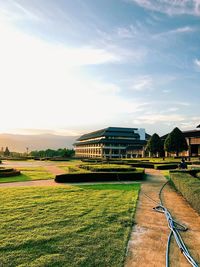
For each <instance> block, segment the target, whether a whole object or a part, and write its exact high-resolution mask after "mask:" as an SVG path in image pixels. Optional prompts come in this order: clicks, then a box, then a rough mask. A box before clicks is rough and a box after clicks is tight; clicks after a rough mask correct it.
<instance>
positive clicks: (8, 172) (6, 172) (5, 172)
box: [0, 168, 21, 178]
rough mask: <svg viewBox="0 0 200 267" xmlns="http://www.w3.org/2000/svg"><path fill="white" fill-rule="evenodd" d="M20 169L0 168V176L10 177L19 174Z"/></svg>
mask: <svg viewBox="0 0 200 267" xmlns="http://www.w3.org/2000/svg"><path fill="white" fill-rule="evenodd" d="M20 174H21V173H20V171H18V170H16V169H13V168H0V177H1V178H2V177H12V176H18V175H20Z"/></svg>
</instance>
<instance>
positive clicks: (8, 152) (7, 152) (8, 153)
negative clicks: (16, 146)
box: [4, 147, 10, 157]
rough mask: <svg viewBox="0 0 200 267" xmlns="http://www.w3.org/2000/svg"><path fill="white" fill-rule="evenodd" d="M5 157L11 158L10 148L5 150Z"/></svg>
mask: <svg viewBox="0 0 200 267" xmlns="http://www.w3.org/2000/svg"><path fill="white" fill-rule="evenodd" d="M4 156H5V157H8V156H10V151H9V149H8V147H6V149H5V151H4Z"/></svg>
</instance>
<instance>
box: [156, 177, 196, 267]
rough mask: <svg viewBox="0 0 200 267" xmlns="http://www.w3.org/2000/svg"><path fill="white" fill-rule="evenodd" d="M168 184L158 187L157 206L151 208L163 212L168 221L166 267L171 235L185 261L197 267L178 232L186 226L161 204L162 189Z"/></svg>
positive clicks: (185, 228) (167, 265)
mask: <svg viewBox="0 0 200 267" xmlns="http://www.w3.org/2000/svg"><path fill="white" fill-rule="evenodd" d="M167 184H168V182H166V183H165V184H164V185H163V186H162V187H161V189H160V191H159V200H160V203H159V205H158V206H156V207H155V208H153V209H154V210H155V211H156V212H160V213H164V214H165V217H166V219H167V222H168V227H169V229H170V233H169V236H168V240H167V248H166V267H169V266H170V265H169V248H170V241H171V237H172V236H174V238H175V241H176V243H177V245H178V247H179V249H180V250H181V253H182V254H183V255H184V256H185V258H186V259H187V261H188V262H189V263H190V264H191V265H192V266H193V267H198V266H199V265H198V264H197V263H196V261H195V260H194V259H193V258H192V256H191V255H190V253H189V251H188V249H187V247H186V245H185V244H184V242H183V239H182V238H181V235H180V233H179V231H187V230H188V228H187V227H185V226H184V225H182V224H180V223H178V222H176V221H175V220H174V219H173V218H172V216H171V214H170V212H169V211H168V209H167V208H166V207H165V206H164V205H163V201H162V191H163V189H164V187H165V186H166V185H167ZM153 201H154V200H153ZM154 202H155V201H154Z"/></svg>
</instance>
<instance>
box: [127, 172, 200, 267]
mask: <svg viewBox="0 0 200 267" xmlns="http://www.w3.org/2000/svg"><path fill="white" fill-rule="evenodd" d="M146 173H147V181H146V182H144V183H143V184H142V188H141V192H140V196H139V201H138V205H137V210H136V215H135V225H134V227H133V231H132V234H131V239H130V241H129V249H128V256H127V260H126V263H125V267H136V266H137V267H138V266H142V267H143V266H145V267H150V266H151V267H152V266H155V267H158V266H159V267H164V266H165V250H166V244H167V238H168V234H169V229H168V226H167V221H166V219H165V216H164V214H161V213H157V212H155V211H153V210H152V208H153V207H155V206H156V204H155V203H154V202H153V201H151V200H150V199H148V198H147V197H146V196H145V193H146V194H147V195H148V196H149V197H151V198H152V199H154V200H156V201H158V192H159V190H160V188H161V186H162V185H163V184H164V183H165V182H166V179H165V178H164V177H163V176H162V175H161V174H160V172H159V171H156V170H146ZM162 197H163V200H164V204H165V206H166V207H167V208H168V209H169V211H170V212H171V214H172V216H173V218H174V219H176V220H177V221H178V222H180V223H183V224H185V225H186V226H187V227H188V228H189V230H188V231H187V232H184V233H181V236H182V237H183V240H184V242H185V244H186V245H187V246H188V249H189V251H190V253H191V255H192V256H193V257H194V259H195V260H196V261H197V262H198V263H200V216H199V215H198V214H197V213H196V212H195V211H194V210H193V209H192V208H191V207H190V206H189V204H188V203H187V202H186V201H185V200H184V199H183V197H182V196H181V195H179V194H178V193H177V192H175V191H174V189H173V188H171V187H170V186H168V185H167V186H166V187H165V189H164V191H163V194H162ZM172 240H173V238H172ZM170 265H171V266H175V267H186V266H191V265H190V264H189V263H187V261H186V259H185V257H184V256H183V255H182V254H181V252H180V250H179V249H178V248H177V245H176V244H175V243H174V241H172V242H171V249H170Z"/></svg>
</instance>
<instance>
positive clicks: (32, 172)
mask: <svg viewBox="0 0 200 267" xmlns="http://www.w3.org/2000/svg"><path fill="white" fill-rule="evenodd" d="M17 169H18V170H20V171H21V174H20V175H18V176H13V177H5V178H0V183H9V182H22V181H31V180H44V179H53V178H55V175H53V174H52V173H50V172H48V171H47V170H46V169H45V168H43V167H19V168H17Z"/></svg>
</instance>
